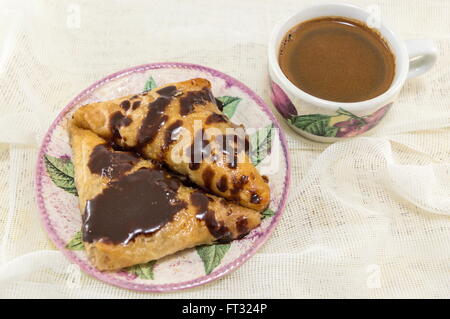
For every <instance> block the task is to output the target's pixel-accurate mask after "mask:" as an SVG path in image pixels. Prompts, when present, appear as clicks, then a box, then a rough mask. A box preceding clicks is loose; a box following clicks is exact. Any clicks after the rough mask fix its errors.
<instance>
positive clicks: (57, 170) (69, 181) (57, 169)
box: [44, 154, 78, 196]
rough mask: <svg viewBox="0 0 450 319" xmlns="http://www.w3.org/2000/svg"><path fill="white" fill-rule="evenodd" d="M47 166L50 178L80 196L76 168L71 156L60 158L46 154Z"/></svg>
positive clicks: (59, 185) (57, 184)
mask: <svg viewBox="0 0 450 319" xmlns="http://www.w3.org/2000/svg"><path fill="white" fill-rule="evenodd" d="M44 162H45V167H46V169H47V173H48V175H49V176H50V179H51V180H52V181H53V183H55V185H56V186H58V187H59V188H62V189H64V190H65V191H66V192H69V193H71V194H73V195H75V196H78V193H77V189H76V188H75V180H74V170H73V164H72V161H71V160H70V159H69V158H64V157H61V158H58V157H54V156H51V155H48V154H45V155H44Z"/></svg>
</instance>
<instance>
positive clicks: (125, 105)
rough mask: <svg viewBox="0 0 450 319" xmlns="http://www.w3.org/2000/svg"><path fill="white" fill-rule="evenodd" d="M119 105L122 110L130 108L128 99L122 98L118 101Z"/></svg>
mask: <svg viewBox="0 0 450 319" xmlns="http://www.w3.org/2000/svg"><path fill="white" fill-rule="evenodd" d="M120 107H121V108H122V109H123V110H124V111H128V109H129V108H130V101H128V100H124V101H122V102H121V103H120Z"/></svg>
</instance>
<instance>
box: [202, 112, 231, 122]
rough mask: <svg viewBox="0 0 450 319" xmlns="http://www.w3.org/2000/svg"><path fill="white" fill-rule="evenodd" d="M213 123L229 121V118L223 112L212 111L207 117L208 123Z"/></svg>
mask: <svg viewBox="0 0 450 319" xmlns="http://www.w3.org/2000/svg"><path fill="white" fill-rule="evenodd" d="M212 123H228V119H227V118H226V117H225V115H223V114H219V113H212V114H211V115H209V116H208V117H207V118H206V124H212Z"/></svg>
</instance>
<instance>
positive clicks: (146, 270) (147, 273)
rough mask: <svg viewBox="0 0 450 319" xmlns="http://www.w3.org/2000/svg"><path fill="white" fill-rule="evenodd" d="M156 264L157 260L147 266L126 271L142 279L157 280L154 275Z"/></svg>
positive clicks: (133, 267)
mask: <svg viewBox="0 0 450 319" xmlns="http://www.w3.org/2000/svg"><path fill="white" fill-rule="evenodd" d="M155 264H156V260H152V261H150V262H148V263H145V264H139V265H134V266H131V267H128V268H127V269H126V271H127V272H129V273H131V274H134V275H136V276H138V277H139V278H141V279H147V280H153V279H155V278H154V274H153V267H154V266H155Z"/></svg>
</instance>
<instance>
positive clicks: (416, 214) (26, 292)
mask: <svg viewBox="0 0 450 319" xmlns="http://www.w3.org/2000/svg"><path fill="white" fill-rule="evenodd" d="M319 2H320V1H317V0H315V1H299V0H293V1H291V0H276V1H275V0H274V1H270V0H246V1H237V0H236V1H232V0H215V1H211V0H181V1H138V0H131V1H125V0H123V1H120V0H110V1H98V0H95V1H86V0H84V1H81V0H67V1H66V0H64V1H56V0H36V1H18V0H11V1H9V0H6V1H5V0H3V1H2V2H1V7H2V9H1V10H0V97H1V99H0V100H1V101H2V103H1V105H0V181H1V183H0V297H4V298H20V297H25V298H48V297H58V298H130V297H133V298H175V297H178V298H213V297H215V298H227V297H228V298H231V297H236V298H333V297H334V298H406V297H411V298H422V297H430V298H448V297H450V23H449V21H448V17H449V16H450V3H449V2H448V1H445V0H428V1H423V0H399V1H390V0H383V1H375V0H372V1H348V2H350V3H354V4H357V5H359V6H361V7H366V8H367V7H368V6H371V5H372V6H373V5H374V6H375V8H376V10H379V12H380V14H381V17H382V19H383V21H388V23H389V24H390V25H391V26H393V27H394V29H396V30H397V31H398V32H399V34H400V35H401V36H403V37H404V38H414V37H420V38H431V39H433V40H434V41H435V42H436V44H437V46H438V48H439V57H438V62H437V65H436V66H435V67H434V68H433V69H432V70H431V71H430V72H429V73H427V74H426V75H425V76H423V77H421V78H417V79H413V80H411V81H409V82H407V84H406V85H405V87H404V88H403V90H402V92H401V95H400V96H399V98H398V100H397V102H396V104H395V105H394V107H393V109H392V110H391V111H390V112H389V113H388V114H387V116H386V118H385V120H384V121H383V122H382V123H381V124H380V125H379V126H378V127H377V128H376V129H374V130H373V131H371V132H369V133H368V134H367V135H365V136H363V137H357V138H353V139H348V140H344V141H340V142H337V143H334V144H320V143H315V142H311V141H308V140H305V139H303V138H301V137H299V136H298V135H296V134H295V133H294V132H292V131H291V130H290V129H289V128H288V127H287V126H286V124H285V123H281V124H282V126H283V128H284V129H285V133H286V135H287V139H288V143H289V149H290V155H291V160H292V168H293V169H292V186H291V191H290V196H289V201H288V205H287V207H286V210H285V212H284V216H283V218H282V220H281V222H280V224H279V225H278V227H277V228H276V230H275V232H274V233H273V235H272V236H271V238H270V239H269V240H268V242H267V243H266V244H265V245H264V246H263V247H262V249H261V250H260V251H259V252H258V253H257V254H256V255H255V256H253V257H252V258H251V259H250V260H248V262H246V263H245V264H244V265H243V266H242V267H240V268H239V269H237V270H236V271H235V272H233V273H231V274H229V275H227V276H225V277H223V278H222V279H220V280H217V281H215V282H213V283H210V284H207V285H204V286H201V287H198V288H194V289H190V290H185V291H178V292H174V293H165V294H152V293H138V292H133V291H128V290H124V289H120V288H116V287H112V286H109V285H106V284H104V283H102V282H100V281H98V280H96V279H93V278H91V277H89V276H87V275H84V274H82V273H79V272H77V269H76V267H74V266H73V265H71V264H70V263H69V262H68V261H67V260H66V259H65V258H64V257H63V255H62V254H61V253H60V252H59V251H58V250H57V249H56V248H55V247H54V245H53V244H52V243H51V242H50V240H49V238H48V237H47V235H46V233H45V231H44V230H43V227H42V225H41V224H40V222H39V218H38V212H37V208H36V204H35V200H34V189H33V188H34V186H33V175H34V168H35V162H36V156H37V149H38V146H39V144H40V142H41V139H42V137H43V134H44V133H45V131H46V129H47V128H48V126H49V125H50V123H51V121H52V120H53V119H54V118H55V116H56V114H57V113H58V112H59V111H60V110H61V109H62V108H63V107H64V106H65V105H66V104H67V103H68V102H69V100H71V99H72V98H73V97H74V96H75V95H77V94H78V93H79V92H80V91H81V90H83V89H84V88H85V87H87V86H88V85H90V84H91V83H92V82H94V81H96V80H98V79H100V78H102V77H104V76H106V75H108V74H110V73H113V72H115V71H118V70H121V69H124V68H127V67H130V66H134V65H139V64H144V63H150V62H164V61H178V62H190V63H197V64H202V65H205V66H208V67H212V68H215V69H218V70H220V71H222V72H225V73H228V74H230V75H232V76H233V77H235V78H237V79H239V80H241V81H242V82H244V83H246V84H247V85H248V86H249V87H250V88H252V89H253V90H255V91H256V92H257V93H258V94H259V95H260V96H261V97H262V98H263V99H264V100H265V101H266V102H267V103H268V104H269V105H270V99H269V88H268V75H267V52H266V51H267V42H268V37H269V35H270V32H271V30H272V28H273V26H274V25H275V23H277V22H278V21H279V20H280V19H282V18H283V17H285V16H287V15H289V14H292V13H293V12H295V11H296V10H300V9H301V8H303V7H305V6H307V5H311V4H314V3H319ZM270 106H271V107H272V105H270ZM272 110H273V107H272ZM274 113H276V112H275V111H274ZM276 116H277V117H278V119H279V120H280V122H281V121H282V119H281V118H280V117H279V116H278V114H276Z"/></svg>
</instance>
